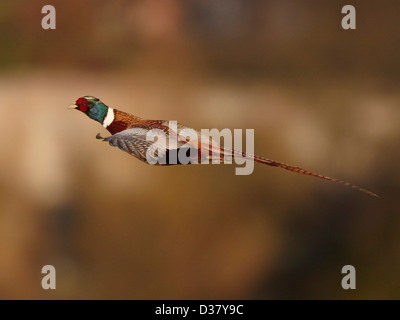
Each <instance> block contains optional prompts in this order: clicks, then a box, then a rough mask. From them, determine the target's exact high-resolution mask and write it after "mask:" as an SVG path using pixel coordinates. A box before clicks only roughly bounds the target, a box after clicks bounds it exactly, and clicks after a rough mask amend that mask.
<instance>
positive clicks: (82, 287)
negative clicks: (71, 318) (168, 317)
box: [0, 0, 400, 299]
mask: <svg viewBox="0 0 400 320" xmlns="http://www.w3.org/2000/svg"><path fill="white" fill-rule="evenodd" d="M46 4H51V5H53V6H55V8H56V12H57V15H56V17H57V29H56V30H48V31H45V30H43V29H42V28H41V19H42V17H43V16H44V15H43V14H41V8H42V6H44V5H46ZM346 4H352V5H354V6H355V7H356V10H357V30H349V31H345V30H343V29H342V28H341V19H342V17H343V15H342V14H341V8H342V7H343V6H344V5H346ZM399 17H400V3H399V2H398V1H397V2H396V1H367V0H363V1H357V0H352V1H350V2H349V1H327V0H326V1H320V0H318V1H317V0H310V1H307V0H305V1H289V0H279V1H248V0H224V1H213V0H186V1H184V0H164V1H156V0H148V1H122V0H120V1H112V2H110V1H99V0H97V1H94V0H85V1H78V0H70V1H60V0H51V1H41V0H40V1H28V0H20V1H2V2H1V5H0V39H1V50H0V103H1V109H0V110H1V117H0V122H1V123H0V130H1V136H2V138H1V150H2V151H1V152H0V176H1V180H0V183H1V184H0V240H1V241H0V298H2V299H21V298H22V299H28V298H35V299H61V298H66V299H108V298H109V299H117V298H121V299H276V298H287V299H298V298H301V299H308V298H321V299H338V298H343V299H361V298H367V299H372V298H378V299H383V298H391V299H398V298H400V278H399V270H400V241H399V240H400V233H399V228H400V215H399V211H400V210H399V209H400V206H399V191H400V182H399V181H400V179H399V178H400V173H399V165H398V159H399V155H400V151H399V146H400V145H399V140H398V137H399V133H400V126H399V117H400V111H399V103H400V92H399V90H398V89H399V83H400V81H399V73H400V59H399V56H400V55H399V53H400V52H399V49H400V42H399V34H400V23H399ZM83 95H94V96H97V97H99V98H100V99H101V100H103V101H104V102H105V103H106V104H108V105H110V106H112V107H114V108H118V109H121V110H124V111H127V112H130V113H133V114H136V115H138V116H141V117H144V118H150V119H170V120H178V121H180V122H182V123H185V124H187V125H189V126H193V127H196V128H219V129H222V128H231V129H234V128H238V129H240V128H241V129H245V128H252V129H255V153H256V154H259V155H263V156H266V157H269V158H272V159H276V160H281V161H284V162H287V163H290V164H294V165H299V166H302V167H304V168H307V169H310V170H314V171H317V172H321V173H323V174H326V175H330V176H334V177H338V178H342V179H345V180H347V181H350V182H352V183H355V184H358V185H360V186H364V187H366V188H368V189H370V190H372V191H374V192H376V193H378V194H380V195H381V196H382V198H380V199H375V198H372V197H369V196H367V195H365V194H363V193H361V192H357V191H354V190H352V189H349V188H346V187H344V186H341V185H337V184H334V183H329V182H325V181H322V180H319V179H315V178H311V177H307V176H302V175H297V174H293V173H288V172H285V171H283V170H279V169H276V168H269V167H264V166H256V168H255V171H254V173H253V174H252V175H250V176H235V175H234V166H232V165H219V166H217V165H214V166H212V165H208V166H206V165H204V166H200V165H199V166H176V167H169V168H161V167H153V166H149V165H145V164H143V163H141V162H139V161H137V160H135V159H134V158H132V157H130V156H128V155H126V154H124V153H122V152H121V151H118V150H116V149H115V148H111V147H109V146H108V145H107V144H105V143H101V142H99V141H97V140H95V135H96V133H98V132H101V133H102V134H103V135H104V134H106V132H105V130H104V128H102V127H101V126H100V125H99V124H98V123H96V122H94V121H91V120H89V119H88V118H87V117H84V116H83V115H82V114H80V113H78V112H76V111H67V110H66V106H67V105H69V104H70V103H71V102H74V101H75V100H76V99H77V98H78V97H80V96H83ZM46 264H50V265H54V266H55V267H56V270H57V289H56V290H48V291H45V290H43V289H42V287H41V279H42V276H43V275H42V274H41V268H42V266H43V265H46ZM347 264H351V265H354V266H355V267H356V270H357V289H356V290H349V291H345V290H343V289H342V288H341V285H340V284H341V279H342V276H343V275H342V274H341V268H342V267H343V266H344V265H347Z"/></svg>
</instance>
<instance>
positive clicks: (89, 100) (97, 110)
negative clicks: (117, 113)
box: [69, 96, 109, 124]
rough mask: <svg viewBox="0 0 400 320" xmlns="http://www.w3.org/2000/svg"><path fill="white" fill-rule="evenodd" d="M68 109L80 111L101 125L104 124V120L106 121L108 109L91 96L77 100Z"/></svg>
mask: <svg viewBox="0 0 400 320" xmlns="http://www.w3.org/2000/svg"><path fill="white" fill-rule="evenodd" d="M69 108H70V109H76V110H79V111H82V112H83V113H84V114H86V115H87V116H88V117H89V118H91V119H93V120H96V121H98V122H100V123H101V124H104V120H105V119H106V117H107V113H108V111H109V110H108V109H109V108H108V107H107V106H106V105H105V104H104V103H103V102H101V101H100V100H99V99H98V98H95V97H91V96H84V97H82V98H79V99H78V100H76V102H75V103H74V104H73V105H71V106H70V107H69Z"/></svg>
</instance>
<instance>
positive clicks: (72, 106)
mask: <svg viewBox="0 0 400 320" xmlns="http://www.w3.org/2000/svg"><path fill="white" fill-rule="evenodd" d="M76 108H78V106H77V105H76V104H71V105H69V106H68V107H67V109H76Z"/></svg>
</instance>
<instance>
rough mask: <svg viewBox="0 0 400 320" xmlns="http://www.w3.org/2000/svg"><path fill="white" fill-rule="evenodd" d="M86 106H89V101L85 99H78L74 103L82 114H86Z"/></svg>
mask: <svg viewBox="0 0 400 320" xmlns="http://www.w3.org/2000/svg"><path fill="white" fill-rule="evenodd" d="M88 104H89V101H87V100H86V99H85V98H79V99H78V100H77V101H76V105H77V106H78V108H79V110H81V111H82V112H86V111H87V109H88Z"/></svg>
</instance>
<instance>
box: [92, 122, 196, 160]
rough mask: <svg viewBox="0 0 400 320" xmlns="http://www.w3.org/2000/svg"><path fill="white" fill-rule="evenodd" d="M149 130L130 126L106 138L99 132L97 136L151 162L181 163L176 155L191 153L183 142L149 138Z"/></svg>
mask: <svg viewBox="0 0 400 320" xmlns="http://www.w3.org/2000/svg"><path fill="white" fill-rule="evenodd" d="M148 132H149V130H147V129H145V128H130V129H126V130H124V131H121V132H118V133H116V134H114V135H112V136H109V137H105V138H103V137H102V136H101V135H100V134H99V133H98V134H97V136H96V138H97V139H102V140H103V141H108V142H109V144H110V145H111V146H113V147H117V148H119V149H121V150H122V151H125V152H127V153H129V154H131V155H133V156H134V157H136V158H138V159H139V160H141V161H143V162H146V163H150V164H156V165H171V164H181V163H180V161H179V158H178V157H176V156H175V155H177V154H178V153H179V152H182V151H183V152H186V153H187V154H188V155H189V154H190V148H188V147H187V146H185V145H184V143H183V142H179V141H177V142H175V143H169V141H168V140H165V141H162V140H160V139H159V138H157V139H154V140H155V141H151V140H148ZM155 136H156V137H158V136H157V135H155Z"/></svg>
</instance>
